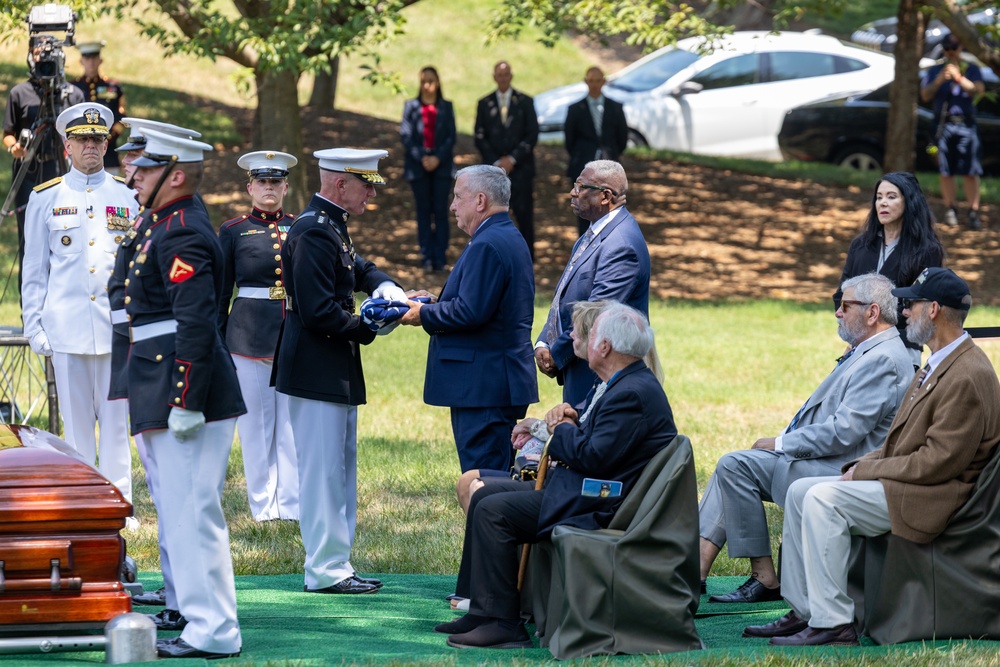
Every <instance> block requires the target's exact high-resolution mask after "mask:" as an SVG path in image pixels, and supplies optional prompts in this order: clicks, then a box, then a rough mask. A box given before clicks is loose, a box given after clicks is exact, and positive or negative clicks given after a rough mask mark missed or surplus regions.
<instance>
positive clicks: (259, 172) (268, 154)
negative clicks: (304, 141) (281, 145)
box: [236, 151, 299, 178]
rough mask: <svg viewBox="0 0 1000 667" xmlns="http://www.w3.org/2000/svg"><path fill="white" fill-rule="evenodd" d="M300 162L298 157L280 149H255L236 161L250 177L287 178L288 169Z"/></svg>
mask: <svg viewBox="0 0 1000 667" xmlns="http://www.w3.org/2000/svg"><path fill="white" fill-rule="evenodd" d="M298 163H299V159H298V158H297V157H295V156H294V155H290V154H289V153H282V152H280V151H254V152H252V153H247V154H246V155H242V156H240V159H239V160H237V161H236V164H237V165H238V166H239V167H240V168H241V169H246V170H247V176H249V177H250V178H285V177H287V176H288V170H289V169H291V168H292V167H294V166H295V165H297V164H298Z"/></svg>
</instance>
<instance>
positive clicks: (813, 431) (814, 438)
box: [699, 273, 914, 603]
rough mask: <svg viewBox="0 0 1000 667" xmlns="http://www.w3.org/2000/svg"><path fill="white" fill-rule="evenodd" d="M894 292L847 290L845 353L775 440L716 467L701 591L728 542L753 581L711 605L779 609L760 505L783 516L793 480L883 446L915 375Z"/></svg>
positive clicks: (883, 284) (835, 468)
mask: <svg viewBox="0 0 1000 667" xmlns="http://www.w3.org/2000/svg"><path fill="white" fill-rule="evenodd" d="M893 287H894V285H893V284H892V281H891V280H889V279H888V278H886V277H885V276H882V275H879V274H877V273H868V274H865V275H862V276H857V277H855V278H851V279H850V280H847V281H845V282H844V284H843V285H842V286H841V288H842V289H843V292H844V297H843V299H842V300H841V302H840V307H839V308H838V309H837V312H836V317H837V320H838V326H837V334H838V335H839V336H840V337H841V338H843V339H844V340H845V341H846V342H847V343H848V344H849V345H850V346H851V349H850V350H849V351H848V352H847V353H846V354H845V355H844V356H843V357H841V358H840V359H839V360H838V363H837V367H836V368H835V369H834V370H833V372H832V373H830V375H828V376H827V377H826V379H825V380H823V382H822V383H821V384H820V385H819V387H818V388H817V389H816V391H815V392H813V395H812V396H810V397H809V400H807V401H806V402H805V404H803V406H802V407H801V408H800V409H799V411H798V412H797V413H796V414H795V416H794V417H793V418H792V420H791V422H790V423H789V424H788V426H787V427H785V429H784V430H783V431H782V433H781V435H779V436H777V437H776V438H761V439H759V440H757V442H755V443H754V444H753V446H752V447H751V448H750V449H749V450H745V451H738V452H730V453H729V454H725V455H724V456H723V457H722V458H721V459H719V463H718V465H717V466H716V468H715V474H714V475H712V478H711V479H710V480H709V481H708V486H707V487H706V489H705V494H704V495H703V496H702V500H701V505H700V507H699V513H700V524H701V528H700V534H701V541H700V549H701V578H702V582H703V585H704V580H705V579H706V577H707V576H708V572H709V570H710V569H711V567H712V563H713V562H714V561H715V558H716V556H718V555H719V552H720V551H721V550H722V545H723V544H726V542H727V541H728V543H729V556H730V558H749V559H750V570H751V575H750V578H749V579H747V581H746V582H745V583H744V584H743V585H741V586H740V587H739V588H737V589H736V590H735V591H733V592H731V593H727V594H725V595H713V596H712V597H711V598H709V601H711V602H745V603H746V602H769V601H773V600H780V599H781V589H780V587H779V585H778V576H777V573H776V572H775V569H774V561H773V559H772V558H771V540H770V536H769V533H768V530H767V518H766V516H765V514H764V504H763V501H765V500H767V501H771V502H773V503H776V504H778V505H780V506H782V507H784V504H785V493H786V491H787V490H788V486H789V485H790V484H791V483H792V482H794V481H795V480H797V479H800V478H802V477H814V476H818V475H837V474H839V473H840V467H841V466H842V465H843V464H844V463H847V462H848V461H853V460H855V459H857V458H859V457H861V456H863V455H864V454H866V453H868V452H870V451H871V450H873V449H875V448H877V447H879V446H880V445H881V444H882V442H883V440H885V436H886V433H888V430H889V425H890V424H891V423H892V418H893V417H894V416H895V414H896V410H897V409H898V408H899V405H900V403H901V402H902V400H903V396H904V393H905V391H906V388H907V386H908V385H909V383H910V380H912V379H913V374H914V368H913V364H912V362H911V361H910V357H909V354H908V353H907V351H906V347H905V346H904V345H903V341H902V339H901V338H900V337H899V331H898V330H897V329H896V327H895V324H896V313H897V309H896V297H894V296H893V295H892V289H893Z"/></svg>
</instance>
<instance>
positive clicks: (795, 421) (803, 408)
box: [785, 347, 857, 433]
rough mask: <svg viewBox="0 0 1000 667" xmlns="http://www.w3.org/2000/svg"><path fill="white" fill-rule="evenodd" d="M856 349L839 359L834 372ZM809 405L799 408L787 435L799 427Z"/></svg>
mask: <svg viewBox="0 0 1000 667" xmlns="http://www.w3.org/2000/svg"><path fill="white" fill-rule="evenodd" d="M856 349H857V348H854V347H852V348H851V349H850V350H848V351H847V353H846V354H844V356H842V357H837V365H836V366H835V367H834V369H833V370H834V371H836V370H837V368H840V365H841V364H843V363H844V362H845V361H847V360H848V359H850V358H851V355H852V354H854V350H856ZM808 404H809V401H806V402H805V403H803V404H802V407H801V408H799V411H798V412H796V413H795V416H794V417H792V421H791V422H790V423H789V424H788V428H786V429H785V433H791V432H792V431H794V430H795V429H796V428H797V427H798V425H799V420H800V419H802V413H803V412H805V411H806V405H808Z"/></svg>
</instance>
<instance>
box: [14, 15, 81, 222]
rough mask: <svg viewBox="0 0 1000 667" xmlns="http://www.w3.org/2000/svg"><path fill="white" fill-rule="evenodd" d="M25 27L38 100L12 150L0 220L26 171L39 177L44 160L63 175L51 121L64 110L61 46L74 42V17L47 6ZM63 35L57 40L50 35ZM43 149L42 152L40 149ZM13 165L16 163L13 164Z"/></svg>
mask: <svg viewBox="0 0 1000 667" xmlns="http://www.w3.org/2000/svg"><path fill="white" fill-rule="evenodd" d="M25 20H26V21H27V23H28V58H27V62H28V71H29V72H30V73H31V81H32V84H33V85H35V86H36V88H37V90H38V96H39V104H38V112H37V116H36V118H35V121H34V123H33V124H32V126H31V128H30V129H29V128H24V129H22V130H21V132H20V134H19V135H18V137H17V144H16V145H15V146H14V147H12V148H18V147H20V149H22V150H23V156H18V154H17V153H15V156H18V157H19V159H20V160H21V168H20V169H18V170H17V173H16V174H15V176H14V179H13V182H12V186H13V187H11V190H10V193H9V194H8V195H7V198H6V200H5V201H4V203H3V206H2V207H0V219H3V218H4V217H6V215H7V214H8V213H9V212H10V210H11V207H12V204H13V203H14V198H15V195H16V194H17V192H18V189H19V188H20V187H21V183H22V182H23V180H24V178H25V174H26V173H27V172H28V171H29V170H30V171H32V172H33V173H41V169H40V167H39V165H38V164H36V163H40V162H43V161H47V160H53V159H54V160H56V161H58V163H59V167H58V173H59V174H63V173H65V172H66V162H65V157H64V156H63V154H62V151H61V145H60V144H59V142H58V141H56V137H55V128H54V124H55V119H56V117H57V116H58V115H59V113H60V112H61V111H62V110H63V108H64V107H65V100H64V96H65V88H66V74H65V73H66V70H65V64H66V54H65V53H64V52H63V47H64V46H73V45H74V43H75V41H74V40H75V38H76V13H75V12H74V11H73V10H72V9H71V8H70V7H69V6H67V5H57V4H55V3H48V4H45V5H40V6H36V7H32V8H31V12H30V13H29V14H28V16H27V18H26V19H25ZM53 32H62V33H64V36H63V39H59V38H58V37H57V36H56V35H53V34H51V33H53ZM43 147H44V149H43ZM15 164H16V163H15Z"/></svg>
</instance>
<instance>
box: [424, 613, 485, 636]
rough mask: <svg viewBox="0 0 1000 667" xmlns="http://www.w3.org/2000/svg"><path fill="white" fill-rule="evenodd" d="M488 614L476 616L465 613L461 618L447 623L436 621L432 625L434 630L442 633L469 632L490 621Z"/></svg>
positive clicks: (456, 633) (457, 633)
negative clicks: (435, 623) (436, 622)
mask: <svg viewBox="0 0 1000 667" xmlns="http://www.w3.org/2000/svg"><path fill="white" fill-rule="evenodd" d="M490 620H492V619H490V618H489V617H488V616H476V615H474V614H466V615H465V616H462V617H461V618H456V619H455V620H454V621H450V622H448V623H438V624H437V625H435V626H434V632H440V633H441V634H444V635H460V634H462V633H465V632H470V631H472V630H475V629H476V628H478V627H479V626H480V625H482V624H483V623H486V622H487V621H490Z"/></svg>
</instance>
